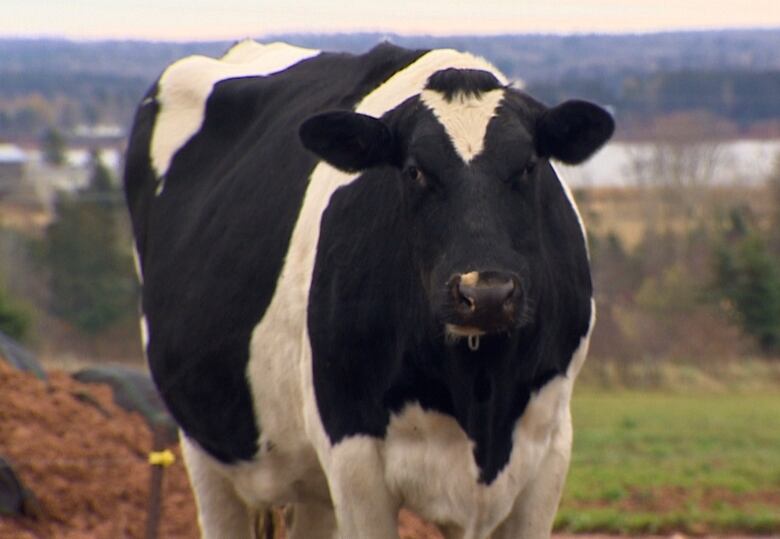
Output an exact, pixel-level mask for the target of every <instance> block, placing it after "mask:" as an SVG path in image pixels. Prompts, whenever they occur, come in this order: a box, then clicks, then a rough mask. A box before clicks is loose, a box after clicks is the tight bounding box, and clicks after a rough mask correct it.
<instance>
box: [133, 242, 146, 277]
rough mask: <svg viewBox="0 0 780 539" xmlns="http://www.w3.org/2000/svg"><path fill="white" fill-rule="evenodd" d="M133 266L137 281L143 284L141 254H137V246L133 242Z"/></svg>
mask: <svg viewBox="0 0 780 539" xmlns="http://www.w3.org/2000/svg"><path fill="white" fill-rule="evenodd" d="M133 266H134V267H135V275H136V277H138V282H139V283H141V284H144V274H143V272H142V271H141V256H140V255H139V254H138V246H137V245H136V244H135V243H133Z"/></svg>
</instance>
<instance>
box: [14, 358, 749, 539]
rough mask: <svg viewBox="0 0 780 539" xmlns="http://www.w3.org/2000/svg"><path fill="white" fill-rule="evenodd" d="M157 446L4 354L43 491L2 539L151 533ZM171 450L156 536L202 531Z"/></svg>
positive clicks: (62, 381) (18, 458)
mask: <svg viewBox="0 0 780 539" xmlns="http://www.w3.org/2000/svg"><path fill="white" fill-rule="evenodd" d="M151 449H152V435H151V432H150V430H149V428H148V427H147V425H146V423H145V422H144V421H143V419H142V418H141V417H140V416H139V415H137V414H135V413H128V412H126V411H124V410H122V409H121V408H119V407H118V406H116V405H115V404H114V402H113V400H112V394H111V389H110V388H109V387H108V386H102V385H94V384H82V383H79V382H76V381H75V380H73V379H72V378H71V377H70V376H69V375H67V374H66V373H62V372H50V373H49V381H48V382H44V381H41V380H38V379H37V378H35V377H34V376H32V375H31V374H27V373H22V372H19V371H15V370H13V369H12V368H11V367H10V366H8V365H7V364H6V363H5V362H4V361H2V360H0V457H4V458H5V459H6V460H8V461H10V462H11V463H12V465H13V466H14V469H15V470H16V471H17V472H18V475H19V476H20V479H21V480H22V482H23V483H24V484H25V485H26V487H27V488H28V489H30V490H31V491H32V492H33V493H34V496H35V501H29V502H27V503H26V505H25V512H26V513H27V514H26V515H22V516H7V515H2V514H0V538H3V539H6V538H8V539H16V538H19V539H48V538H56V539H125V538H127V539H130V538H139V539H140V538H143V537H146V524H147V518H148V510H149V503H148V500H149V493H150V474H151V471H152V469H153V467H152V466H150V465H149V464H148V461H147V459H148V455H149V451H150V450H151ZM171 449H172V450H173V452H174V454H175V456H176V460H175V462H174V463H173V464H171V465H170V466H168V467H167V468H165V472H164V479H163V487H162V500H163V503H162V519H161V523H160V528H159V535H158V537H160V538H171V539H173V538H176V539H178V538H182V539H184V538H196V537H197V536H198V530H197V521H196V514H195V506H194V502H193V498H192V494H191V492H190V489H189V483H188V480H187V476H186V472H185V469H184V465H183V463H182V461H181V458H180V456H179V454H178V450H177V449H176V448H175V447H172V448H171ZM399 533H400V536H401V539H441V536H440V535H439V534H438V532H437V531H436V529H435V528H434V527H433V526H431V525H429V524H426V523H424V522H422V521H420V520H419V519H418V518H416V517H415V516H414V515H412V514H411V513H409V512H407V511H402V513H401V519H400V526H399ZM601 537H602V536H595V535H590V536H576V539H586V538H587V539H600V538H601ZM604 537H606V536H604ZM557 539H573V537H572V536H564V535H560V536H557ZM647 539H650V538H647ZM676 539H682V536H676ZM753 539H755V538H753Z"/></svg>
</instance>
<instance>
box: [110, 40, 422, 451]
mask: <svg viewBox="0 0 780 539" xmlns="http://www.w3.org/2000/svg"><path fill="white" fill-rule="evenodd" d="M421 54H422V51H407V50H403V49H399V48H397V47H393V46H391V45H380V46H379V47H376V48H375V49H373V50H372V51H370V52H369V53H367V54H364V55H359V56H353V55H346V54H330V53H319V52H318V51H312V50H308V49H300V48H296V47H291V46H288V45H283V44H272V45H268V46H260V45H257V44H255V43H253V42H244V43H241V44H239V45H237V46H236V47H234V49H232V50H231V52H230V53H228V55H226V56H225V57H223V58H222V59H221V60H213V59H207V58H203V57H191V58H186V59H184V60H181V61H180V62H177V63H176V64H173V65H172V66H171V67H169V68H168V69H167V70H166V72H165V73H164V74H163V75H162V77H161V78H160V80H158V82H157V83H156V84H155V85H154V86H153V87H152V89H151V90H150V91H149V93H148V94H147V96H146V97H145V99H144V101H143V102H142V104H141V106H140V107H139V110H138V112H137V115H136V119H135V125H134V128H133V132H132V134H131V137H130V144H129V148H128V159H127V167H126V173H125V190H126V195H127V200H128V205H129V208H130V212H131V218H132V225H133V231H134V235H135V238H136V249H137V251H138V259H139V265H140V268H139V269H140V271H141V274H142V280H143V301H142V308H143V313H144V319H143V320H142V326H143V330H144V333H145V341H146V342H145V347H146V353H147V355H148V358H149V363H150V366H151V369H152V373H153V375H154V378H155V381H156V383H157V384H158V387H159V389H160V390H161V393H162V395H163V398H164V399H165V401H166V403H167V405H168V406H169V408H170V409H171V411H172V412H173V414H174V416H175V417H176V419H177V420H178V421H179V423H180V424H181V426H182V427H183V429H184V430H185V432H187V434H188V435H189V436H190V437H192V438H193V439H195V440H196V441H197V442H198V443H199V444H200V445H201V446H202V447H204V448H205V449H206V450H208V451H209V452H210V453H211V454H212V455H214V456H216V457H217V458H219V459H220V460H222V461H225V462H232V461H235V460H239V459H249V458H251V457H252V456H253V455H254V453H255V451H256V444H257V438H258V434H259V432H258V427H257V425H256V421H255V415H254V413H253V404H252V398H251V395H250V390H249V387H248V385H247V380H246V365H247V361H248V359H249V342H250V338H251V334H252V330H253V328H254V327H255V326H256V325H257V323H258V322H259V321H260V320H261V319H262V318H263V314H264V313H265V311H266V309H267V307H268V305H269V303H270V301H271V298H272V296H273V294H274V290H275V287H276V284H277V281H278V278H279V273H280V271H281V269H282V266H283V262H284V259H285V254H286V252H287V249H288V245H289V242H290V237H291V234H292V231H293V228H294V226H295V223H296V220H297V217H298V214H299V212H300V209H301V206H302V202H303V197H304V194H305V192H306V188H307V185H308V182H309V177H310V174H311V171H312V169H313V168H314V166H315V164H316V159H315V157H314V156H313V155H311V154H309V153H307V152H306V151H305V150H304V149H303V148H302V146H301V144H300V142H299V139H298V127H299V125H300V124H301V122H302V121H303V120H304V119H306V118H307V117H309V116H311V115H312V114H315V113H317V112H320V111H323V110H328V109H351V108H354V106H355V105H356V104H357V103H358V102H359V101H360V100H361V99H362V98H363V97H364V96H366V95H367V94H369V93H370V92H371V91H372V90H373V89H374V88H376V87H377V86H379V85H380V84H381V83H382V82H383V81H384V80H386V79H387V78H389V77H390V76H391V75H392V74H393V73H395V72H397V71H398V70H400V69H402V68H403V67H405V66H407V65H408V64H410V63H411V62H413V61H414V60H415V59H416V58H418V57H419V56H420V55H421Z"/></svg>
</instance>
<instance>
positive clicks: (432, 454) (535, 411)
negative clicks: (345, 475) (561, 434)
mask: <svg viewBox="0 0 780 539" xmlns="http://www.w3.org/2000/svg"><path fill="white" fill-rule="evenodd" d="M570 396H571V383H570V382H569V381H568V380H566V379H565V378H563V377H560V378H556V379H554V380H552V381H551V382H549V383H548V384H547V385H545V386H544V387H543V388H542V389H541V390H540V391H539V392H538V393H536V394H534V395H533V396H532V398H531V400H530V402H529V403H528V406H527V408H526V410H525V412H524V414H523V415H522V416H521V417H520V419H519V420H518V421H517V423H516V424H515V428H514V432H513V442H512V449H511V455H510V458H509V461H508V463H507V464H506V466H505V467H504V468H503V469H502V470H501V471H500V472H499V474H498V475H497V476H496V478H495V479H494V480H493V481H491V482H490V483H489V484H485V483H483V482H480V481H479V469H478V467H477V464H476V462H475V459H474V453H473V449H474V444H473V442H472V441H471V440H469V438H468V437H467V436H466V434H465V433H464V431H463V430H462V429H461V428H460V426H459V425H458V423H457V422H456V421H455V420H454V419H453V418H452V417H450V416H448V415H444V414H440V413H437V412H432V411H426V410H423V409H422V408H421V407H420V406H419V405H418V404H413V405H408V406H406V407H405V408H404V409H403V410H402V411H401V413H399V414H397V415H395V416H393V417H392V419H391V422H390V425H389V427H388V430H387V436H386V440H385V443H384V445H383V448H384V449H383V450H384V461H385V478H386V481H387V484H388V487H389V488H390V490H391V491H392V492H393V493H394V494H395V495H396V496H398V498H399V499H400V500H401V502H402V503H403V505H404V506H406V507H409V508H410V509H412V510H414V511H415V512H417V513H418V514H420V515H421V516H423V517H424V518H426V519H428V520H431V521H434V522H437V523H443V524H454V525H456V526H458V527H460V528H462V529H464V530H468V531H469V535H467V536H472V535H473V536H475V537H481V536H486V535H487V534H489V533H490V532H491V531H492V530H494V529H495V528H496V527H497V526H499V525H500V523H501V522H502V521H503V520H504V519H505V518H506V517H507V515H508V514H509V512H510V511H511V510H512V507H513V505H514V503H515V500H516V499H517V498H518V496H519V495H520V494H521V492H522V491H523V489H524V487H525V486H526V485H528V483H529V482H530V481H531V480H533V479H534V478H535V477H536V475H537V472H538V470H539V468H540V466H541V463H542V461H543V460H544V458H545V457H546V456H547V454H548V452H549V451H550V448H551V445H552V442H553V438H554V436H555V434H556V432H557V430H558V428H559V427H560V425H561V424H562V423H564V422H565V421H567V420H568V409H569V399H570Z"/></svg>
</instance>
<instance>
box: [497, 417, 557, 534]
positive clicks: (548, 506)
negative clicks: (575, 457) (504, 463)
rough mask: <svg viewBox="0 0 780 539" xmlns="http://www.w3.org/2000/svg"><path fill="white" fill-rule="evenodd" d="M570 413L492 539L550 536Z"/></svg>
mask: <svg viewBox="0 0 780 539" xmlns="http://www.w3.org/2000/svg"><path fill="white" fill-rule="evenodd" d="M571 442H572V427H571V412H570V411H569V408H568V406H567V408H566V413H565V415H564V417H563V419H562V421H561V423H560V424H559V426H558V427H557V429H556V430H555V431H554V432H553V436H552V440H551V443H550V449H549V451H548V453H547V455H546V456H545V458H544V460H543V461H542V464H541V466H540V467H539V471H538V473H537V475H536V477H535V478H534V479H533V480H532V481H531V482H530V483H529V484H528V485H527V486H526V487H525V489H524V490H523V492H521V493H520V496H518V498H517V500H516V501H515V504H514V507H513V509H512V512H511V513H510V514H509V516H508V517H507V519H506V520H505V521H504V522H503V524H502V525H501V527H500V528H499V529H498V530H496V532H495V533H494V534H493V539H521V538H522V539H546V538H549V537H550V534H551V533H552V526H553V520H554V519H555V513H556V512H557V511H558V503H559V502H560V499H561V493H562V492H563V486H564V484H565V483H566V474H567V473H568V470H569V461H570V460H571Z"/></svg>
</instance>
